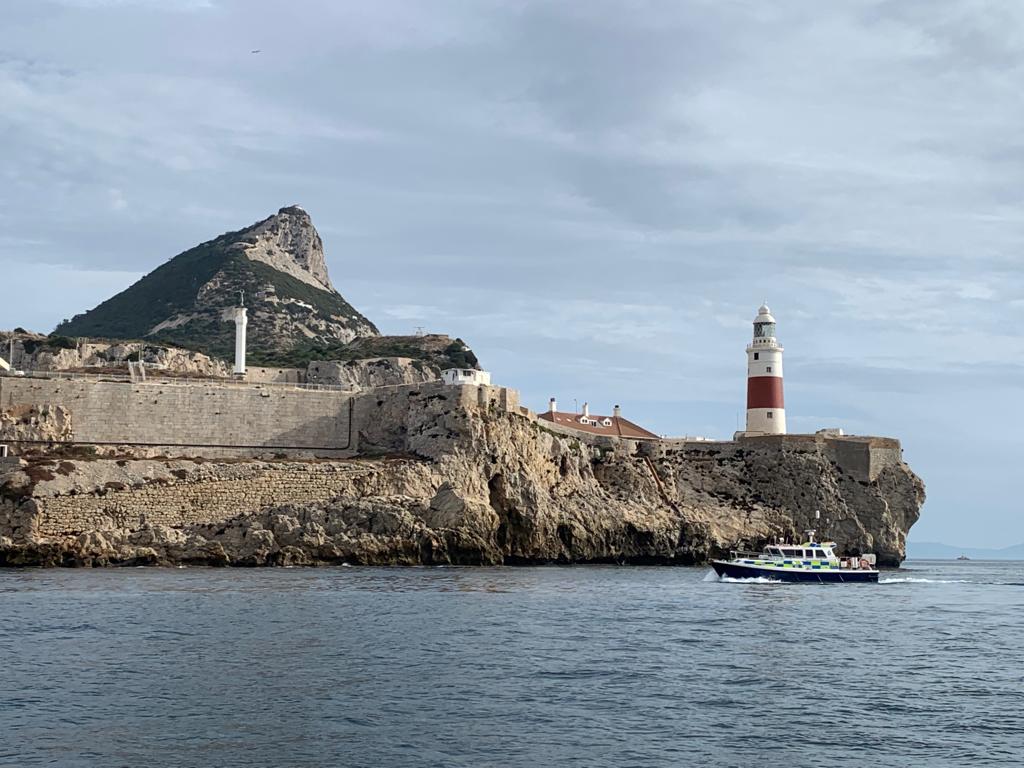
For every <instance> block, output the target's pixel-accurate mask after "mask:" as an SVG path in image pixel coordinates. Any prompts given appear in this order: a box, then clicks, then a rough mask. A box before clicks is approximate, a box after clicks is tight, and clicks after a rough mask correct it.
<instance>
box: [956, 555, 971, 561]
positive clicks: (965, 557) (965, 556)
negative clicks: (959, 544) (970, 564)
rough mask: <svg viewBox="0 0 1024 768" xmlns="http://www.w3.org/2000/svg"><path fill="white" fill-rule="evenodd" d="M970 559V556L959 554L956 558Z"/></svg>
mask: <svg viewBox="0 0 1024 768" xmlns="http://www.w3.org/2000/svg"><path fill="white" fill-rule="evenodd" d="M970 559H971V558H969V557H968V556H967V555H960V557H958V558H957V560H970Z"/></svg>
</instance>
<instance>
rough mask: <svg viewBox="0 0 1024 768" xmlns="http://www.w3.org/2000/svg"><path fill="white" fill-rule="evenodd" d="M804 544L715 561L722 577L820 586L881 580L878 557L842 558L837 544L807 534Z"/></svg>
mask: <svg viewBox="0 0 1024 768" xmlns="http://www.w3.org/2000/svg"><path fill="white" fill-rule="evenodd" d="M807 534H808V536H807V541H805V542H804V543H803V544H771V545H769V546H767V547H765V548H764V551H762V552H760V553H755V552H731V553H730V558H729V559H728V560H713V561H711V567H712V568H714V569H715V573H717V574H718V576H719V577H722V576H728V577H729V578H732V579H771V580H772V581H810V582H815V583H820V584H826V583H833V582H834V583H846V582H856V581H875V582H877V581H878V570H877V569H876V568H875V556H874V555H859V556H857V557H844V558H839V557H837V556H836V554H835V546H836V544H835V542H834V541H824V542H817V541H815V540H814V531H807Z"/></svg>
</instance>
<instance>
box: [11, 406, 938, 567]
mask: <svg viewBox="0 0 1024 768" xmlns="http://www.w3.org/2000/svg"><path fill="white" fill-rule="evenodd" d="M413 395H415V396H413ZM402 401H403V404H404V407H403V409H402V410H401V411H400V412H399V411H395V412H394V413H389V414H382V415H381V418H379V419H378V420H376V421H375V422H373V424H374V425H375V427H367V428H365V429H362V430H361V431H360V434H359V438H360V446H361V449H362V451H363V453H364V455H363V456H361V457H358V458H354V459H351V460H306V461H297V460H289V459H274V460H255V459H252V460H234V461H229V460H220V461H214V460H204V459H196V458H192V459H180V458H179V459H173V458H155V459H140V458H134V457H132V456H131V454H128V453H125V454H121V455H111V456H88V457H84V456H77V457H75V456H74V455H68V456H61V455H60V454H59V453H56V454H55V453H39V454H36V455H30V456H27V457H24V458H22V459H17V460H14V461H13V462H11V463H10V466H9V467H8V471H7V472H6V473H4V474H3V475H2V476H0V565H7V566H23V565H42V566H102V565H140V564H148V565H238V566H262V565H318V564H340V563H348V564H353V565H354V564H367V565H441V564H444V565H498V564H510V565H511V564H545V563H645V564H646V563H663V564H678V565H695V564H700V563H703V562H706V561H707V560H708V559H710V558H712V557H715V556H719V555H723V554H726V553H727V552H728V551H729V550H730V549H733V548H738V547H758V546H761V545H762V544H764V543H765V542H767V541H771V540H774V539H775V538H776V537H778V536H786V537H795V536H797V535H799V533H800V532H802V531H803V530H805V529H807V528H810V527H818V528H819V529H820V530H822V533H823V534H824V535H826V536H828V537H829V538H832V539H834V540H835V541H836V542H837V543H838V545H839V550H840V551H841V552H843V551H849V552H854V551H874V552H875V553H876V554H877V555H878V559H879V563H880V564H882V565H888V566H895V565H898V564H899V563H900V561H901V560H902V559H903V558H904V556H905V544H906V533H907V531H908V530H909V529H910V527H911V526H912V525H913V524H914V522H916V520H917V518H918V516H919V513H920V507H921V504H922V503H923V501H924V486H923V484H922V483H921V481H920V479H918V478H917V477H916V476H915V475H914V474H913V472H911V470H910V469H909V467H907V465H906V464H905V463H903V461H902V459H901V457H900V449H899V444H898V443H897V442H896V441H894V440H888V439H884V438H838V439H831V438H827V437H822V436H800V437H799V438H798V437H797V436H789V437H787V438H786V439H785V440H783V441H772V440H743V441H739V442H736V443H674V442H672V441H666V442H652V443H647V444H644V443H636V442H632V441H619V442H617V443H614V444H602V445H598V444H586V443H582V442H580V441H579V440H577V439H574V438H571V437H566V436H562V435H558V434H554V433H552V432H549V431H547V430H546V429H544V428H543V427H542V426H540V425H538V423H537V422H536V421H531V420H530V419H528V418H526V417H524V416H521V415H518V414H516V413H509V412H501V411H497V410H495V409H493V408H488V407H480V408H476V407H470V406H467V405H465V404H462V405H458V406H453V405H452V403H451V402H450V401H448V400H446V399H444V398H441V397H438V395H437V394H436V393H435V392H433V390H431V389H429V388H424V389H423V391H422V392H419V391H417V392H413V393H410V395H409V396H408V397H403V398H402ZM375 429H376V431H374V430H375ZM9 461H10V460H9ZM816 510H820V514H821V521H819V522H818V523H817V524H816V522H815V517H814V515H815V511H816Z"/></svg>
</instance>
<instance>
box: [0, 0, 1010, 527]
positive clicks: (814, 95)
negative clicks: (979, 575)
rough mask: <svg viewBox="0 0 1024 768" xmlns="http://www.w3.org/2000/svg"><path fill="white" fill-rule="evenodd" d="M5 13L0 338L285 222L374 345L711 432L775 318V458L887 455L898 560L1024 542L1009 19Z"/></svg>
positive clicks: (337, 11) (384, 11)
mask: <svg viewBox="0 0 1024 768" xmlns="http://www.w3.org/2000/svg"><path fill="white" fill-rule="evenodd" d="M3 5H4V9H3V10H4V13H3V16H4V19H3V31H2V32H0V105H2V108H0V287H2V288H3V292H2V299H0V328H12V327H14V326H23V327H26V328H30V329H34V330H40V331H44V332H48V331H50V330H52V329H53V327H54V326H55V325H56V324H57V323H58V322H59V321H60V320H61V319H62V318H65V317H70V316H71V315H73V314H76V313H78V312H82V311H84V310H86V309H89V308H91V307H92V306H95V305H96V304H97V303H99V302H100V301H101V300H103V299H105V298H107V297H108V296H110V295H112V294H114V293H116V292H118V291H120V290H122V289H123V288H125V287H127V286H128V285H129V284H130V283H132V282H133V281H135V280H136V279H138V277H140V276H141V275H142V274H144V273H146V272H148V271H150V270H151V269H153V268H154V267H156V266H157V265H159V264H160V263H162V262H163V261H166V260H167V259H168V258H170V257H172V256H173V255H175V254H177V253H179V252H181V251H184V250H186V249H187V248H189V247H191V246H193V245H195V244H197V243H199V242H201V241H204V240H208V239H210V238H212V237H214V236H216V235H217V234H219V233H221V232H224V231H227V230H233V229H238V228H240V227H242V226H246V225H248V224H250V223H252V222H254V221H257V220H259V219H262V218H264V217H266V216H268V215H270V214H271V213H273V212H275V211H276V210H277V209H278V208H280V207H282V206H285V205H290V204H299V205H302V206H303V207H304V208H305V209H306V210H307V211H309V212H310V214H311V216H312V217H313V221H314V223H315V224H316V226H317V228H318V229H319V231H320V233H321V235H322V237H323V239H324V244H325V248H326V252H327V263H328V268H329V270H330V273H331V278H332V281H333V282H334V284H335V285H336V286H337V287H338V288H339V290H340V291H341V292H342V294H343V295H344V296H345V297H346V298H347V299H348V300H349V301H350V302H352V303H353V304H354V305H355V306H356V307H357V308H358V309H359V310H360V311H362V312H363V313H364V314H366V315H367V316H368V317H369V318H370V319H371V320H373V321H374V322H375V323H376V324H377V325H378V326H379V327H380V328H381V330H382V331H384V332H385V333H399V334H401V333H411V332H413V331H414V330H415V329H416V328H418V327H422V328H424V329H425V330H426V331H428V332H439V333H449V334H451V335H453V336H460V337H462V338H463V339H465V340H466V341H467V342H468V343H469V344H470V345H471V346H472V348H473V349H474V351H475V352H476V353H477V355H478V356H479V357H480V359H481V362H482V363H483V365H484V366H485V367H486V368H487V369H488V370H490V371H491V372H492V374H493V376H494V379H495V381H496V382H498V383H501V384H505V385H509V386H512V387H515V388H518V389H519V390H521V392H522V396H523V400H524V402H525V403H527V404H529V405H530V406H532V407H533V408H535V409H537V410H545V409H546V404H547V399H548V397H550V396H556V397H558V399H559V402H560V407H561V408H563V409H571V408H574V407H575V406H576V404H579V405H582V403H583V402H584V401H587V402H589V403H590V407H591V411H592V412H596V413H601V414H604V413H609V412H610V411H611V409H612V406H613V405H614V404H621V406H622V408H623V415H624V416H626V417H628V418H631V419H633V420H634V421H637V422H639V423H640V424H642V425H644V426H646V427H648V428H650V429H652V430H654V431H656V432H658V433H661V434H668V435H706V436H710V437H715V438H728V437H730V436H731V435H732V433H733V431H734V430H735V429H736V427H737V425H738V424H740V423H741V420H742V417H743V409H744V398H745V392H746V383H745V375H746V354H745V351H744V347H745V345H746V343H747V342H748V341H749V339H750V336H751V322H752V320H753V318H754V316H755V314H756V311H757V307H758V305H759V304H761V302H762V301H767V302H768V303H769V305H770V306H771V308H772V311H773V313H774V314H775V316H776V318H777V319H778V332H779V340H780V342H781V343H782V344H783V346H784V347H785V349H786V352H785V373H786V379H785V386H786V411H787V419H788V422H789V428H790V431H800V432H810V431H814V430H816V429H820V428H824V427H841V428H843V429H845V430H846V431H847V432H851V433H855V434H862V435H867V434H870V435H885V436H892V437H898V438H899V439H900V440H901V441H902V443H903V447H904V456H905V459H906V460H907V461H908V462H909V463H910V465H911V467H912V468H913V469H914V470H915V471H916V472H917V473H918V474H919V475H920V476H921V477H922V478H923V479H924V481H925V483H926V485H927V488H928V502H927V503H926V505H925V507H924V510H923V514H922V518H921V521H920V522H919V523H918V524H917V525H916V526H915V527H914V529H913V530H912V532H911V540H912V541H915V540H916V541H943V542H947V543H950V544H955V545H962V546H1003V545H1010V544H1016V543H1019V542H1022V541H1024V514H1022V512H1024V510H1022V508H1021V507H1022V505H1021V502H1020V498H1021V493H1020V489H1019V478H1018V472H1020V469H1019V465H1020V447H1021V435H1022V434H1024V416H1022V408H1021V402H1022V401H1024V334H1022V332H1021V324H1022V322H1024V269H1022V264H1021V255H1020V246H1021V242H1022V235H1024V207H1022V205H1021V202H1022V197H1024V184H1022V183H1021V182H1022V176H1024V134H1022V132H1021V126H1022V125H1024V89H1021V87H1020V83H1021V82H1022V76H1024V72H1022V69H1024V3H1009V2H989V1H988V0H831V1H830V2H828V3H821V2H820V0H778V1H777V2H773V3H765V2H763V0H688V1H686V2H672V3H668V2H655V1H654V0H649V1H648V0H618V1H616V2H610V1H606V0H588V1H587V2H585V3H584V2H551V1H550V0H548V1H546V2H541V1H539V0H538V1H536V2H535V1H533V0H501V1H499V0H431V2H429V3H427V2H420V1H419V0H375V1H374V2H373V3H367V2H364V1H363V0H293V2H290V3H287V4H285V3H280V2H271V1H270V0H61V1H60V2H51V1H48V0H5V1H4V3H3ZM253 51H258V53H254V52H253Z"/></svg>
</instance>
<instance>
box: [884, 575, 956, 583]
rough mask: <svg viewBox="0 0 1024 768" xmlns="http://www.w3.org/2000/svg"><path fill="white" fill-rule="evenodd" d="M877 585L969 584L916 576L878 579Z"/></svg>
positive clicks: (954, 580) (953, 580)
mask: <svg viewBox="0 0 1024 768" xmlns="http://www.w3.org/2000/svg"><path fill="white" fill-rule="evenodd" d="M878 583H879V584H970V583H971V582H969V581H968V580H967V579H922V578H919V577H917V576H894V577H893V578H891V579H879V580H878Z"/></svg>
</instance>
